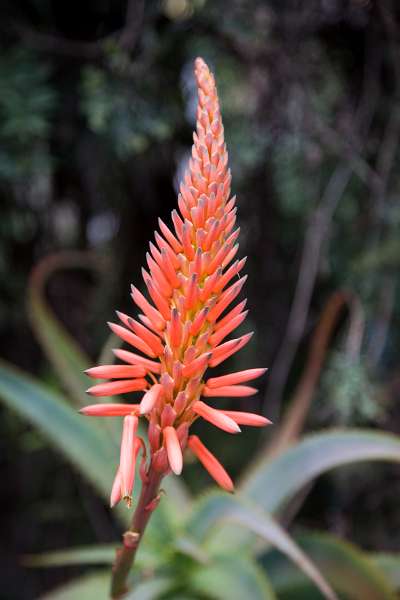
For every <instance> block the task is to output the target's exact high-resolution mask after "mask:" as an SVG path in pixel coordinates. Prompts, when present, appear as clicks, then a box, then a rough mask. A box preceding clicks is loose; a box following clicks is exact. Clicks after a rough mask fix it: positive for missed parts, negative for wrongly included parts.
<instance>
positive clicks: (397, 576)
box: [369, 552, 400, 590]
mask: <svg viewBox="0 0 400 600" xmlns="http://www.w3.org/2000/svg"><path fill="white" fill-rule="evenodd" d="M369 558H370V560H371V561H372V562H373V563H374V565H376V566H377V567H378V568H379V569H380V571H382V572H383V573H384V574H385V577H386V579H387V581H390V583H391V585H392V586H393V587H394V588H395V589H396V590H400V554H390V553H388V552H377V553H373V554H370V555H369Z"/></svg>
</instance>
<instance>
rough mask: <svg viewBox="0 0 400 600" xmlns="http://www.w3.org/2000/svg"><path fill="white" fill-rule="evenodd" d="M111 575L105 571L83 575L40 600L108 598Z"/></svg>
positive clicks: (96, 599) (97, 599)
mask: <svg viewBox="0 0 400 600" xmlns="http://www.w3.org/2000/svg"><path fill="white" fill-rule="evenodd" d="M109 585H110V574H109V573H108V572H105V571H100V572H97V573H91V574H90V575H83V576H82V577H78V578H77V579H74V580H72V581H70V582H69V583H66V584H64V585H62V586H61V587H58V588H56V589H55V590H54V591H52V592H49V593H48V594H45V595H44V596H41V597H40V600H78V599H79V600H81V599H82V600H100V598H107V597H108V588H109Z"/></svg>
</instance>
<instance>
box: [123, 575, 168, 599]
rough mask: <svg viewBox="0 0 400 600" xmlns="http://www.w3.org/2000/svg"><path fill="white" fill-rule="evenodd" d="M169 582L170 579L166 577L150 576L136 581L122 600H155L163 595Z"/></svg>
mask: <svg viewBox="0 0 400 600" xmlns="http://www.w3.org/2000/svg"><path fill="white" fill-rule="evenodd" d="M171 584H172V580H171V579H170V578H168V577H151V579H149V580H148V581H142V582H141V583H137V584H136V585H135V586H134V589H133V590H132V591H131V592H130V593H129V594H127V596H126V597H124V600H157V598H161V596H162V597H164V594H165V592H167V591H168V589H169V588H170V587H171Z"/></svg>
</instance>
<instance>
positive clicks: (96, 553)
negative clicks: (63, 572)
mask: <svg viewBox="0 0 400 600" xmlns="http://www.w3.org/2000/svg"><path fill="white" fill-rule="evenodd" d="M116 549H117V545H116V544H99V545H97V546H78V547H76V548H65V549H63V550H53V551H52V552H42V553H41V554H30V555H27V556H24V557H22V562H23V564H24V565H25V566H27V567H31V568H48V567H68V566H76V565H112V564H113V563H114V560H115V551H116ZM161 560H162V557H161V556H159V553H156V551H155V550H153V549H151V548H150V547H149V544H146V543H144V542H143V544H140V546H139V550H138V552H137V555H136V558H135V565H136V567H137V568H138V569H153V568H154V565H155V564H157V565H159V564H160V563H161ZM165 560H166V559H165Z"/></svg>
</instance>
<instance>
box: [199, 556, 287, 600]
mask: <svg viewBox="0 0 400 600" xmlns="http://www.w3.org/2000/svg"><path fill="white" fill-rule="evenodd" d="M190 583H191V587H192V589H193V591H196V592H198V593H200V594H202V597H203V595H205V596H206V597H207V598H212V599H213V600H227V598H229V600H245V599H249V600H276V596H275V593H274V591H273V589H272V587H271V585H270V583H269V581H268V579H267V576H266V575H265V574H264V573H263V571H262V570H261V569H260V568H259V567H258V565H257V564H255V563H253V562H252V561H251V560H249V559H244V558H239V557H238V556H233V555H231V556H224V557H219V558H218V559H215V560H214V561H213V563H212V564H211V565H209V566H207V567H203V568H201V569H197V570H196V571H195V572H194V574H193V575H192V577H191V579H190Z"/></svg>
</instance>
